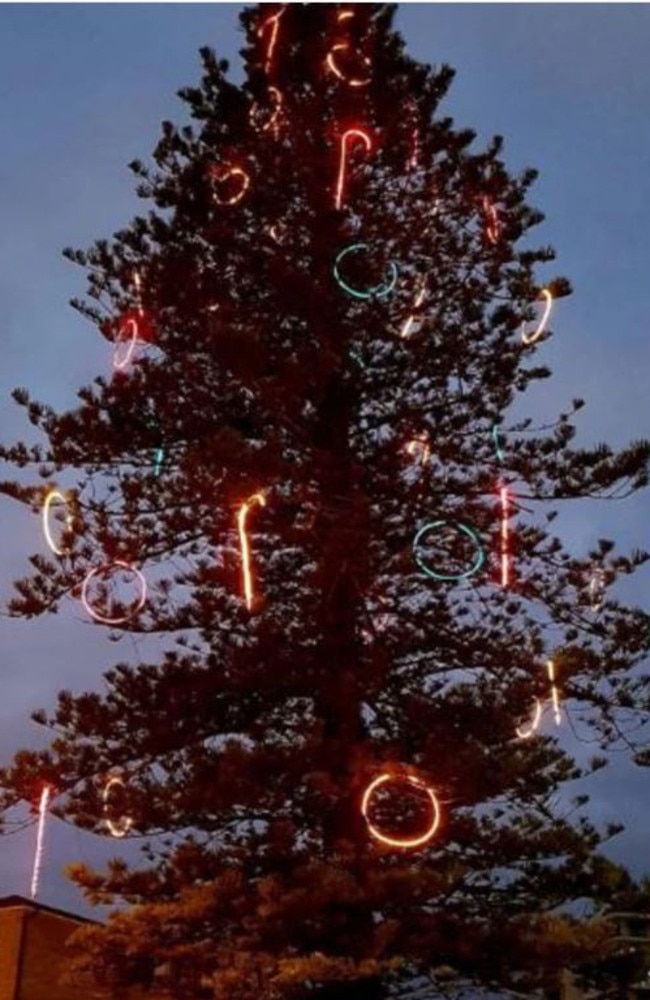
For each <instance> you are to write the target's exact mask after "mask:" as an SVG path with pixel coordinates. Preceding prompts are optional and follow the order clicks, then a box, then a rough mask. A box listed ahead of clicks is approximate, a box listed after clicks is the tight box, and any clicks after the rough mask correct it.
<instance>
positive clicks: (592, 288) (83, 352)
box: [0, 3, 650, 910]
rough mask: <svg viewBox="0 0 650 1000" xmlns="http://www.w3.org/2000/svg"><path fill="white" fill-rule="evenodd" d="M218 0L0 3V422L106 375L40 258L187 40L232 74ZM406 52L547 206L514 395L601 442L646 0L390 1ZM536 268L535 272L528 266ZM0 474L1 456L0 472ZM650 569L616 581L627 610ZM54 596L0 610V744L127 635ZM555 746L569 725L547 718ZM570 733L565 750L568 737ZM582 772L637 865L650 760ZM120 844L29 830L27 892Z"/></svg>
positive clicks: (122, 176)
mask: <svg viewBox="0 0 650 1000" xmlns="http://www.w3.org/2000/svg"><path fill="white" fill-rule="evenodd" d="M239 10H240V5H239V4H226V3H215V4H191V3H183V4H165V5H162V4H156V3H151V4H116V5H110V4H87V5H86V4H72V5H59V4H26V5H20V4H3V5H0V126H1V134H2V154H1V156H0V219H1V220H2V223H1V226H0V344H1V345H2V353H1V355H0V358H1V361H0V428H1V430H0V438H1V439H2V440H3V441H4V442H9V441H12V440H15V439H18V438H23V439H25V438H29V437H30V431H31V430H32V429H31V427H29V426H27V427H26V426H25V423H24V419H23V418H24V413H23V411H21V410H18V408H17V407H16V406H15V405H14V404H13V403H12V402H11V400H10V391H11V389H12V388H13V387H15V386H27V387H28V388H29V389H30V390H31V392H32V395H33V396H34V397H35V398H36V399H41V400H43V401H46V402H50V403H52V404H54V405H56V406H59V407H61V406H63V407H64V406H69V405H72V404H73V403H74V399H75V391H76V389H77V388H78V387H79V386H81V385H83V384H87V383H89V382H90V381H91V380H92V378H93V377H94V376H95V375H97V374H99V373H107V372H108V370H109V365H110V359H109V358H108V357H107V352H106V344H105V342H104V341H103V340H102V339H101V338H100V337H98V336H97V334H96V331H95V330H94V328H93V327H92V326H91V325H90V324H88V323H86V322H85V321H84V320H83V319H82V318H81V317H80V316H79V315H78V314H77V313H76V312H74V311H73V310H72V309H71V308H70V307H69V306H68V304H67V303H68V300H69V299H70V298H71V297H72V296H75V295H82V294H83V292H84V287H85V283H84V275H83V272H82V271H81V270H80V269H79V268H76V267H74V266H73V265H71V264H69V263H68V262H66V261H65V260H63V258H62V257H61V254H60V251H61V249H62V248H63V247H64V246H68V245H71V246H74V247H85V246H88V245H90V244H91V242H92V241H93V240H94V239H96V238H98V237H103V236H109V235H110V234H111V233H113V232H114V231H115V230H116V229H117V228H119V227H120V226H122V225H123V224H124V223H125V221H127V220H128V219H129V218H131V216H132V215H133V214H134V212H135V211H141V210H142V203H140V202H138V200H137V199H136V198H135V195H134V184H133V179H132V176H131V174H130V173H129V171H128V170H127V169H126V164H127V163H128V162H129V161H130V160H132V159H134V158H135V157H141V158H142V159H146V158H147V157H148V154H149V153H150V151H151V149H152V147H153V145H154V144H155V142H156V141H157V139H158V136H159V125H160V122H161V121H162V120H163V119H166V118H169V119H172V120H177V121H178V120H179V119H181V118H183V116H184V113H185V112H184V107H183V106H182V105H181V103H180V102H179V101H178V99H177V98H176V96H175V92H176V90H177V89H178V88H179V87H180V86H184V85H187V84H194V83H195V82H196V81H197V80H198V76H199V71H200V70H199V60H198V49H199V47H200V46H202V45H205V44H208V45H211V46H213V47H214V48H215V49H216V50H217V53H218V54H219V55H220V56H224V57H226V58H228V59H229V60H230V61H231V70H232V74H233V77H234V79H235V80H237V79H240V78H241V70H240V67H239V57H238V54H237V53H238V49H239V47H240V45H241V40H242V39H241V35H240V33H239V28H238V18H237V15H238V12H239ZM397 25H398V27H399V28H400V29H401V31H402V32H403V34H404V36H405V38H406V41H407V44H408V47H409V50H410V52H411V54H412V55H413V56H415V57H416V58H419V59H421V60H423V61H425V62H428V63H432V64H434V65H435V64H440V63H443V62H444V63H450V64H451V65H452V66H454V67H455V68H456V70H457V77H456V80H455V82H454V84H453V85H452V88H451V91H450V94H449V96H448V97H447V99H446V101H445V102H444V104H443V106H442V112H443V113H445V114H451V115H452V116H453V117H454V118H455V120H456V123H457V124H458V125H462V126H470V127H472V128H474V129H476V130H477V132H478V136H479V141H484V140H485V139H487V138H488V137H489V136H490V135H491V134H493V133H499V134H501V135H503V136H504V137H505V139H506V149H505V159H506V162H507V164H508V165H509V167H510V168H511V169H512V170H513V171H519V170H520V169H522V168H524V167H526V166H535V167H537V168H538V169H539V170H540V179H539V181H538V183H537V184H536V186H535V188H534V190H533V194H532V200H533V202H534V203H535V204H536V205H537V206H538V207H539V208H541V209H542V210H543V211H544V212H545V214H546V222H545V223H544V224H543V226H540V227H539V228H538V230H537V234H536V235H537V236H538V237H539V242H542V243H550V244H552V245H553V246H555V248H556V250H557V252H558V260H557V263H556V265H554V266H553V267H552V268H550V269H549V276H550V275H551V274H552V273H562V274H566V275H567V276H568V277H569V278H570V280H571V281H572V283H573V285H574V289H575V293H574V295H573V296H572V297H571V298H570V299H564V300H562V301H561V302H560V303H559V304H558V306H557V309H556V311H555V313H554V320H553V328H554V332H555V335H554V337H553V338H552V339H551V340H550V341H548V342H546V343H544V344H543V346H541V347H540V356H541V358H542V360H543V361H545V362H548V363H549V364H550V366H551V367H552V368H553V370H554V372H555V376H554V378H553V380H551V381H547V382H545V383H544V384H543V386H542V387H540V388H536V389H535V391H534V392H533V393H531V395H530V397H529V398H528V399H527V406H528V407H529V412H530V413H531V414H532V415H533V416H535V417H536V418H537V417H539V418H545V419H548V420H550V419H552V418H553V417H554V416H555V415H556V414H557V412H558V411H559V409H560V408H561V407H564V406H566V405H567V402H568V401H570V400H571V399H572V398H573V397H575V396H581V397H583V398H585V399H586V401H587V406H586V408H585V409H584V410H583V411H582V412H581V414H580V419H579V428H580V435H579V439H578V441H579V443H581V444H585V445H588V444H591V443H593V442H595V441H601V440H607V441H609V442H610V443H611V444H613V445H623V444H624V443H626V442H628V441H630V440H634V439H638V438H640V437H643V436H648V430H649V428H648V424H649V416H650V404H649V403H648V371H649V365H650V126H649V124H648V121H649V119H648V109H649V108H650V60H648V38H650V7H649V6H646V5H636V4H634V5H632V4H605V5H600V4H598V5H597V4H571V3H565V4H543V5H541V4H540V5H530V4H490V3H485V4H429V3H417V4H409V3H406V4H403V5H402V6H401V7H400V10H399V13H398V16H397ZM541 278H542V279H543V278H544V273H542V274H541ZM2 476H3V478H6V477H9V476H11V470H3V472H2ZM0 511H1V517H0V531H1V535H0V537H1V539H2V580H1V584H0V588H1V589H0V597H1V598H2V600H3V601H6V600H7V599H8V597H9V596H10V594H11V581H12V580H13V579H15V578H16V577H18V576H20V575H24V574H25V573H26V572H27V568H28V566H27V557H28V555H29V554H30V553H32V552H37V551H43V541H42V537H41V528H40V524H39V521H38V518H36V517H35V516H34V515H30V514H28V513H26V512H25V511H24V510H22V509H21V508H19V507H18V506H17V505H16V504H13V503H11V502H10V501H9V500H8V499H5V498H0ZM561 527H562V531H563V533H564V534H565V537H566V538H567V539H568V540H569V542H570V546H571V548H572V549H573V550H574V551H575V552H576V553H580V554H583V553H586V552H587V551H588V549H589V548H590V547H591V546H592V545H593V544H594V543H595V542H596V540H597V539H598V538H599V537H610V538H616V539H617V541H618V542H619V543H620V545H621V548H622V549H623V550H626V549H627V548H629V547H632V546H638V547H646V548H647V547H649V546H650V537H649V527H648V516H647V497H637V498H634V499H633V500H631V501H628V502H626V503H625V504H622V503H610V504H608V503H605V502H603V503H600V504H596V503H594V504H591V505H589V506H587V507H581V508H580V510H579V511H578V509H577V508H574V509H572V508H571V506H570V505H568V509H567V511H566V513H565V514H564V515H563V517H562V521H561ZM649 583H650V570H648V569H647V568H644V570H643V571H642V572H641V573H639V574H638V575H637V576H636V577H635V579H634V581H628V582H627V583H626V584H625V585H623V584H621V585H620V586H619V587H618V589H617V593H619V594H622V595H625V596H626V597H627V598H629V599H630V600H631V601H633V602H636V603H638V604H641V605H642V606H643V607H645V608H646V609H647V608H648V603H649V602H648V589H649V588H648V584H649ZM127 644H128V640H124V642H120V643H119V644H117V645H116V644H113V643H111V642H109V641H108V639H107V636H106V632H105V630H104V629H103V628H102V627H100V626H93V625H92V624H90V623H89V622H87V621H86V620H85V617H84V615H83V613H82V612H81V609H80V607H78V606H75V605H73V604H72V602H68V603H66V604H65V605H64V607H63V608H62V610H61V612H60V613H59V614H57V615H48V616H46V617H45V618H44V619H43V620H39V621H31V622H26V621H14V620H10V619H8V618H6V617H2V618H0V652H1V656H0V664H1V668H0V669H1V688H0V690H1V695H0V759H2V760H3V761H6V760H8V758H9V756H10V754H11V752H12V751H14V750H15V749H17V748H19V747H21V746H38V745H42V744H43V740H44V735H43V731H42V730H41V729H40V728H39V727H37V726H36V725H34V724H33V723H31V722H30V721H29V712H30V711H31V710H32V709H34V708H35V707H38V706H43V707H45V708H51V707H52V706H53V705H54V702H55V696H56V693H57V691H59V690H60V689H61V688H64V687H66V688H70V689H72V690H84V689H86V688H88V687H96V686H97V685H98V684H99V680H100V677H101V674H102V673H103V671H104V670H106V669H107V668H108V667H109V666H110V664H111V662H112V661H113V660H114V659H116V658H118V657H120V656H123V655H124V654H125V652H127V651H128V645H127ZM566 738H567V741H568V742H569V745H572V744H571V743H570V736H569V734H568V733H567V737H566ZM576 749H577V750H578V751H579V752H581V753H582V752H583V750H582V748H581V747H580V746H577V747H576ZM587 790H590V791H591V792H592V795H593V802H592V813H593V815H594V817H596V818H597V819H599V820H618V819H622V820H623V821H624V822H625V823H626V825H627V831H626V832H625V833H624V834H623V835H621V836H620V837H618V838H617V839H616V840H615V841H614V842H613V843H612V844H611V845H610V848H609V852H610V854H611V856H612V857H614V858H615V859H617V860H621V861H625V862H627V863H629V864H630V866H631V867H632V869H633V870H634V871H635V872H636V873H641V872H643V871H645V870H648V869H650V857H649V856H648V855H649V852H648V850H647V846H646V845H647V843H648V840H649V838H650V807H649V802H650V777H649V775H648V772H647V771H643V770H640V769H635V768H633V767H631V766H630V765H627V764H626V763H625V760H624V758H623V756H622V755H618V756H615V757H614V759H613V762H612V764H611V766H610V768H609V769H607V771H606V772H604V773H603V774H602V775H599V776H598V778H597V779H594V780H593V781H592V782H591V783H590V786H589V788H588V789H587ZM34 840H35V829H34V828H33V827H31V828H29V829H27V830H22V831H20V830H17V832H16V833H15V834H14V835H12V836H11V837H9V838H7V839H6V840H3V841H2V851H1V852H0V895H5V894H8V893H13V892H17V893H21V894H23V895H27V894H28V893H29V882H30V875H31V865H32V858H33V846H34ZM123 848H124V850H125V851H127V853H129V848H127V847H124V845H123V844H122V843H119V844H118V843H117V842H116V841H114V840H111V839H110V838H107V837H99V836H91V835H86V834H81V833H79V832H78V831H76V830H73V829H70V828H69V827H67V826H65V825H64V824H63V823H61V822H60V821H58V820H52V821H51V823H50V824H49V826H48V829H47V839H46V849H45V857H44V868H43V877H42V883H41V889H40V898H41V899H42V901H43V902H45V903H49V904H51V905H56V906H64V907H69V908H72V909H76V910H78V909H83V904H82V901H81V900H80V898H79V895H78V893H77V892H76V890H75V889H74V888H73V887H71V886H70V885H69V884H68V883H67V882H66V880H65V878H64V876H63V874H62V871H63V868H64V866H65V865H66V864H67V863H69V862H71V861H75V860H81V861H86V862H97V863H101V862H102V860H104V859H106V858H107V857H109V856H112V855H114V854H116V853H118V854H119V853H120V852H121V851H122V849H123Z"/></svg>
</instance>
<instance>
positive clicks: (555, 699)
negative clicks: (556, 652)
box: [546, 660, 562, 726]
mask: <svg viewBox="0 0 650 1000" xmlns="http://www.w3.org/2000/svg"><path fill="white" fill-rule="evenodd" d="M546 669H547V672H548V679H549V681H550V682H551V703H552V705H553V715H554V717H555V725H556V726H559V725H560V723H561V722H562V714H561V710H560V696H559V694H558V690H557V686H556V684H555V664H554V662H553V660H549V661H548V662H547V664H546Z"/></svg>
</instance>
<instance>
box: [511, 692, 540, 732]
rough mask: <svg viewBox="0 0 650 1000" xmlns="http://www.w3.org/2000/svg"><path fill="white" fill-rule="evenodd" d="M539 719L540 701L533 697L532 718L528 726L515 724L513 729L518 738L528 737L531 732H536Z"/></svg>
mask: <svg viewBox="0 0 650 1000" xmlns="http://www.w3.org/2000/svg"><path fill="white" fill-rule="evenodd" d="M541 720H542V703H541V701H540V700H539V698H535V710H534V712H533V718H532V721H531V723H530V726H529V727H528V728H527V729H524V728H520V727H519V726H517V728H516V730H515V732H516V733H517V736H518V737H519V739H520V740H527V739H530V737H531V736H532V735H533V733H536V732H537V730H538V728H539V724H540V722H541Z"/></svg>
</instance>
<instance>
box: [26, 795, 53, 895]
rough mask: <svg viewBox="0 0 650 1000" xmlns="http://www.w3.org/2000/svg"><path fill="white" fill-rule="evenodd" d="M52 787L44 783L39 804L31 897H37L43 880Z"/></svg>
mask: <svg viewBox="0 0 650 1000" xmlns="http://www.w3.org/2000/svg"><path fill="white" fill-rule="evenodd" d="M51 791H52V789H51V788H50V786H49V785H43V791H42V792H41V798H40V801H39V804H38V830H37V833H36V851H35V853H34V867H33V869H32V884H31V892H30V895H31V898H32V899H36V896H37V893H38V886H39V882H40V880H41V869H42V867H43V849H44V843H45V821H46V819H47V810H48V807H49V804H50V793H51Z"/></svg>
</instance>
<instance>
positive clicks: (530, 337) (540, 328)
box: [521, 288, 553, 345]
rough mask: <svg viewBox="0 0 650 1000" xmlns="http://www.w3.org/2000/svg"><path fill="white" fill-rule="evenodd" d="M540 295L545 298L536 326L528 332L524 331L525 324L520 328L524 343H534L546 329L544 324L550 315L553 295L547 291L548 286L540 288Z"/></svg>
mask: <svg viewBox="0 0 650 1000" xmlns="http://www.w3.org/2000/svg"><path fill="white" fill-rule="evenodd" d="M540 295H541V297H542V298H543V299H544V300H545V306H544V312H543V313H542V318H541V319H540V321H539V323H538V324H537V328H536V329H535V330H534V331H533V332H532V333H530V334H527V333H526V324H525V323H524V325H523V326H522V328H521V339H522V341H523V343H524V344H526V345H530V344H534V343H535V342H536V341H537V340H539V338H540V337H541V336H542V334H543V333H544V330H545V329H546V324H547V323H548V319H549V316H550V315H551V309H552V308H553V296H552V295H551V293H550V292H549V290H548V288H542V291H541V292H540Z"/></svg>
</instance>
